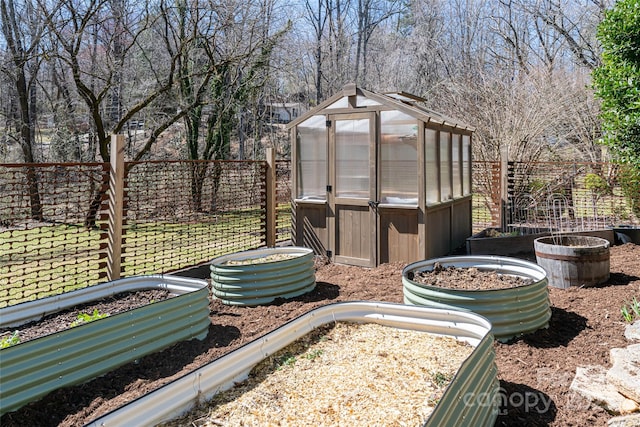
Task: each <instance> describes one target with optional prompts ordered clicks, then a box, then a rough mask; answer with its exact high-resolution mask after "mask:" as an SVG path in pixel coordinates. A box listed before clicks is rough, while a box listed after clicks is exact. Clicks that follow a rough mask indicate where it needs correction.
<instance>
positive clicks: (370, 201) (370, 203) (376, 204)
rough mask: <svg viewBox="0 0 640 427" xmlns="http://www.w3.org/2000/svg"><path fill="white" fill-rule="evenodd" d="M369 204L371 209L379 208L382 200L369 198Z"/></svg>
mask: <svg viewBox="0 0 640 427" xmlns="http://www.w3.org/2000/svg"><path fill="white" fill-rule="evenodd" d="M368 204H369V207H370V208H371V209H377V207H378V205H379V204H380V202H374V201H373V200H369V202H368Z"/></svg>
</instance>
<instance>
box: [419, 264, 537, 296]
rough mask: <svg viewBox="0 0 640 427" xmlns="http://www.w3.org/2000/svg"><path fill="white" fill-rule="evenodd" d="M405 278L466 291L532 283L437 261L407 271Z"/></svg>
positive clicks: (490, 271) (527, 279)
mask: <svg viewBox="0 0 640 427" xmlns="http://www.w3.org/2000/svg"><path fill="white" fill-rule="evenodd" d="M407 278H408V279H409V280H413V281H414V282H416V283H421V284H423V285H430V286H436V287H439V288H446V289H458V290H468V291H478V290H482V291H485V290H490V289H508V288H515V287H518V286H525V285H530V284H531V283H533V280H532V279H529V278H526V277H522V276H514V275H511V274H500V273H498V272H497V271H496V270H481V269H479V268H476V267H469V268H462V267H453V266H450V267H444V266H443V265H442V264H440V263H439V262H436V263H435V264H434V265H433V269H432V270H424V271H415V272H413V273H409V274H408V275H407Z"/></svg>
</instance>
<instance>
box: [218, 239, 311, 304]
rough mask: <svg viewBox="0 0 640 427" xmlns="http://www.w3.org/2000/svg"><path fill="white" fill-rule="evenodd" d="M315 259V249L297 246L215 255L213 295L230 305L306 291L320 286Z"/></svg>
mask: <svg viewBox="0 0 640 427" xmlns="http://www.w3.org/2000/svg"><path fill="white" fill-rule="evenodd" d="M313 260H314V253H313V251H312V250H311V249H309V248H302V247H295V246H294V247H282V248H264V249H255V250H250V251H245V252H236V253H233V254H229V255H224V256H221V257H218V258H215V259H214V260H213V261H211V267H210V269H211V286H212V293H213V296H214V297H215V298H218V299H220V300H221V301H222V302H223V303H224V304H229V305H260V304H268V303H270V302H272V301H273V300H274V299H276V298H293V297H296V296H298V295H302V294H304V293H307V292H309V291H312V290H313V289H314V288H315V286H316V276H315V269H314V264H313Z"/></svg>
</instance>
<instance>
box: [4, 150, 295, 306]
mask: <svg viewBox="0 0 640 427" xmlns="http://www.w3.org/2000/svg"><path fill="white" fill-rule="evenodd" d="M126 168H127V174H126V177H125V184H124V194H125V196H124V211H123V212H122V253H121V260H120V261H121V264H120V271H121V273H122V276H131V275H140V274H158V273H167V272H171V271H175V270H179V269H183V268H187V267H191V266H194V265H198V264H201V263H204V262H206V261H208V260H210V259H211V258H214V257H216V256H219V255H223V254H226V253H230V252H236V251H241V250H246V249H254V248H258V247H261V246H264V244H265V222H266V221H265V216H266V181H265V179H266V169H267V164H266V162H264V161H242V162H233V161H227V162H220V161H211V162H193V161H173V162H171V161H162V162H159V161H153V162H152V161H149V162H136V163H127V164H126ZM282 176H283V177H284V179H286V176H287V175H286V174H283V175H282ZM287 185H288V184H284V185H283V186H282V187H283V188H285V189H286V186H287ZM283 192H285V190H283ZM285 193H286V192H285ZM0 194H1V195H2V197H1V198H0V307H4V306H7V305H13V304H16V303H19V302H24V301H29V300H33V299H38V298H43V297H46V296H50V295H55V294H58V293H62V292H66V291H70V290H73V289H77V288H81V287H86V286H90V285H93V284H97V283H101V282H104V281H106V280H107V262H108V241H109V235H108V219H109V208H108V198H109V164H108V163H105V164H102V163H95V164H33V165H24V164H2V165H0ZM283 197H285V196H283ZM284 211H286V209H284V210H283V212H284ZM282 221H285V220H284V215H283V219H282ZM280 227H281V228H282V229H283V230H284V229H286V228H287V226H286V224H285V223H283V224H281V225H280ZM283 234H284V233H283Z"/></svg>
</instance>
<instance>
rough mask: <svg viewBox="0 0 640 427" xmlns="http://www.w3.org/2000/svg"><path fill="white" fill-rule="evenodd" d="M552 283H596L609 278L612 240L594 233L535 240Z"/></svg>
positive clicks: (538, 256) (563, 285) (540, 261)
mask: <svg viewBox="0 0 640 427" xmlns="http://www.w3.org/2000/svg"><path fill="white" fill-rule="evenodd" d="M534 248H535V251H536V261H537V263H538V264H539V265H540V266H541V267H543V268H544V269H545V270H546V272H547V276H548V278H549V286H553V287H555V288H562V289H567V288H570V287H571V286H594V285H598V284H601V283H604V282H606V281H607V280H609V241H608V240H606V239H601V238H600V237H592V236H549V237H540V238H538V239H536V240H535V241H534Z"/></svg>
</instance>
